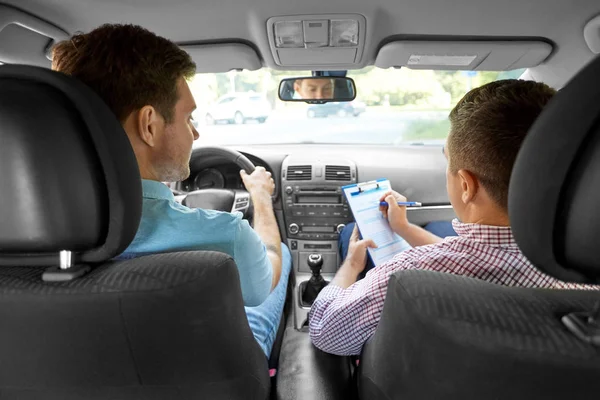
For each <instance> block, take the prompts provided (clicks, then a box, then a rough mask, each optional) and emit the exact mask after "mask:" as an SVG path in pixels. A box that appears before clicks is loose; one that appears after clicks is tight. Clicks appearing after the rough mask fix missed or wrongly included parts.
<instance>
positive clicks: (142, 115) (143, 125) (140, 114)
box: [136, 106, 164, 147]
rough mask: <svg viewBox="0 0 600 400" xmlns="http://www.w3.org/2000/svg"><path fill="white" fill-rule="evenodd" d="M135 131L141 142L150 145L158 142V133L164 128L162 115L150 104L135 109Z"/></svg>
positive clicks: (152, 145)
mask: <svg viewBox="0 0 600 400" xmlns="http://www.w3.org/2000/svg"><path fill="white" fill-rule="evenodd" d="M136 120H137V131H138V135H139V137H140V139H141V140H142V142H144V143H146V144H147V145H148V146H150V147H154V146H156V144H157V143H158V135H159V134H160V132H161V131H162V129H163V128H164V120H163V118H162V116H161V115H160V114H159V113H158V112H157V111H156V109H155V108H154V107H152V106H144V107H142V108H141V109H139V110H138V111H137V118H136Z"/></svg>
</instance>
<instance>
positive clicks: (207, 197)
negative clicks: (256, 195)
mask: <svg viewBox="0 0 600 400" xmlns="http://www.w3.org/2000/svg"><path fill="white" fill-rule="evenodd" d="M194 157H200V158H204V159H211V160H214V162H215V163H222V162H223V161H226V162H232V163H234V164H236V165H237V166H238V167H240V168H241V169H244V170H245V171H246V172H247V173H248V174H251V173H252V172H253V171H254V169H255V167H254V164H252V161H250V160H249V159H248V158H247V157H246V156H244V155H243V154H241V153H239V152H237V151H235V150H232V149H228V148H225V147H214V146H211V147H200V148H197V149H196V150H194ZM215 165H216V164H215ZM178 197H182V198H181V204H183V205H184V206H187V207H190V208H203V209H209V210H218V211H226V212H234V211H239V212H241V213H243V214H244V217H245V218H246V217H249V215H250V211H251V201H250V193H248V192H247V191H246V190H243V189H216V188H214V189H200V190H195V191H193V192H190V193H187V195H186V196H178Z"/></svg>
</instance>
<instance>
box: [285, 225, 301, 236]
mask: <svg viewBox="0 0 600 400" xmlns="http://www.w3.org/2000/svg"><path fill="white" fill-rule="evenodd" d="M288 231H289V232H290V233H291V234H292V235H295V234H297V233H298V232H300V227H299V226H298V224H290V226H288Z"/></svg>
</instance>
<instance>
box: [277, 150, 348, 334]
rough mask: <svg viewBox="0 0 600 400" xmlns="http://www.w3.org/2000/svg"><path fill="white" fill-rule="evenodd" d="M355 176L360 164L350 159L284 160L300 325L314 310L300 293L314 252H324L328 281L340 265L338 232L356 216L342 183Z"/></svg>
mask: <svg viewBox="0 0 600 400" xmlns="http://www.w3.org/2000/svg"><path fill="white" fill-rule="evenodd" d="M356 180H357V173H356V165H355V164H354V163H353V162H352V161H349V160H346V159H339V158H324V157H315V158H311V157H294V156H290V157H287V158H286V159H285V160H284V162H283V165H282V179H281V182H282V199H283V211H284V220H285V225H286V227H287V244H288V247H289V248H290V250H291V252H292V263H293V268H294V275H295V277H296V282H295V285H294V298H293V300H294V324H295V327H296V329H300V328H301V327H302V326H303V325H304V324H305V323H306V321H307V314H308V311H309V310H310V305H308V304H305V303H303V302H302V293H300V286H301V285H302V282H307V281H308V280H309V279H310V277H311V269H310V267H309V261H310V256H311V255H313V257H314V256H315V255H316V254H318V255H320V256H321V259H322V267H321V274H322V276H323V278H325V279H326V280H327V281H330V280H331V279H332V278H333V276H334V275H335V272H336V271H337V269H338V267H339V265H340V261H341V260H340V259H339V252H338V237H339V233H340V232H341V231H342V229H343V228H344V227H345V226H346V224H347V223H348V222H350V221H352V214H351V212H350V210H349V207H348V203H347V202H346V199H345V198H344V195H343V193H342V189H341V187H342V186H344V185H350V184H353V183H356Z"/></svg>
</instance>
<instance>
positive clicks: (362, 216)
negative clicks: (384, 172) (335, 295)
mask: <svg viewBox="0 0 600 400" xmlns="http://www.w3.org/2000/svg"><path fill="white" fill-rule="evenodd" d="M388 190H392V185H391V183H390V181H389V180H388V179H377V180H374V181H369V182H363V183H357V184H354V185H346V186H342V192H343V193H344V195H345V196H346V200H347V201H348V205H349V206H350V209H351V210H352V214H353V215H354V220H355V221H356V225H357V226H358V229H359V230H360V233H361V235H362V237H363V238H365V239H372V240H373V241H374V242H375V244H376V245H377V248H376V249H371V248H369V249H367V251H368V253H369V257H371V260H372V261H373V264H374V265H375V266H376V267H378V266H380V265H381V264H383V263H385V262H387V261H389V260H391V259H392V258H393V257H394V256H395V255H396V254H398V253H400V252H402V251H404V250H407V249H410V248H411V246H410V245H409V244H408V242H407V241H406V240H404V239H403V238H402V237H400V236H399V235H397V234H396V233H394V231H392V228H391V227H390V224H389V223H388V221H387V219H385V218H384V216H383V214H382V213H381V211H379V199H380V198H381V196H382V195H383V194H384V193H385V192H387V191H388Z"/></svg>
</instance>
